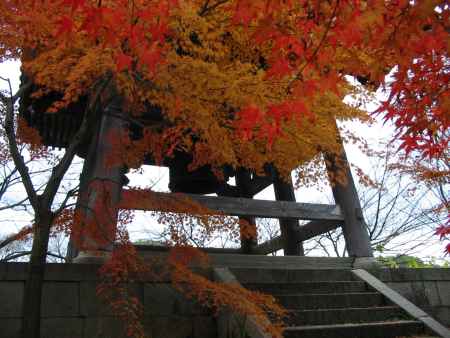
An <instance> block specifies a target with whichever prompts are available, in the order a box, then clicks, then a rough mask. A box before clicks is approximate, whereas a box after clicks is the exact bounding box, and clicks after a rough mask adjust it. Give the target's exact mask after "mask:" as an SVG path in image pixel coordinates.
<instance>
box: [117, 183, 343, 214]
mask: <svg viewBox="0 0 450 338" xmlns="http://www.w3.org/2000/svg"><path fill="white" fill-rule="evenodd" d="M150 194H151V195H150ZM183 198H184V199H186V198H188V199H191V200H193V201H195V202H197V203H199V204H201V205H203V206H205V207H206V208H208V209H210V210H213V211H218V212H219V213H223V214H226V215H231V216H249V217H264V218H285V219H304V220H330V221H343V220H344V217H343V215H342V212H341V210H340V208H339V206H337V205H329V204H312V203H296V202H286V201H265V200H255V199H250V198H234V197H214V196H203V195H195V194H172V193H161V192H149V193H143V192H142V191H138V190H123V191H122V199H121V202H120V204H119V207H120V208H121V209H134V210H148V211H150V210H152V211H163V212H173V210H172V208H171V205H173V201H174V199H175V200H176V199H178V200H183ZM155 201H157V203H155Z"/></svg>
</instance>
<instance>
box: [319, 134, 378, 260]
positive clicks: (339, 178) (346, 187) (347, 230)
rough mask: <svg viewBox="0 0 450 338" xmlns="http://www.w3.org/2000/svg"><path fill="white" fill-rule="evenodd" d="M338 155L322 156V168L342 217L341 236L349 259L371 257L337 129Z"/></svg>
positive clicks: (370, 248) (367, 235)
mask: <svg viewBox="0 0 450 338" xmlns="http://www.w3.org/2000/svg"><path fill="white" fill-rule="evenodd" d="M336 133H337V134H336V137H337V142H338V145H339V149H338V153H337V154H334V153H325V154H324V158H325V164H326V169H327V172H328V176H329V179H330V184H331V187H332V191H333V196H334V200H335V202H336V204H338V205H339V206H340V208H341V210H342V212H343V214H344V225H343V232H344V238H345V243H346V246H347V251H348V254H349V256H350V257H357V258H365V257H373V252H372V247H371V246H370V239H369V233H368V231H367V225H366V222H365V220H364V216H363V213H362V210H361V204H360V201H359V198H358V192H357V190H356V187H355V182H354V181H353V177H352V173H351V171H350V165H349V163H348V160H347V155H346V154H345V149H344V145H343V143H342V139H341V137H340V135H339V132H338V129H337V126H336Z"/></svg>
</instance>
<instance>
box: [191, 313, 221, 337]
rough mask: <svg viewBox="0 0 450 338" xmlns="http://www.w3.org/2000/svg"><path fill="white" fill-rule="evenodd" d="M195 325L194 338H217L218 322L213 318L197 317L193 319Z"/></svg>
mask: <svg viewBox="0 0 450 338" xmlns="http://www.w3.org/2000/svg"><path fill="white" fill-rule="evenodd" d="M192 321H193V325H194V337H193V338H217V336H218V334H217V321H216V318H214V317H213V316H208V317H205V316H201V317H200V316H196V317H193V318H192Z"/></svg>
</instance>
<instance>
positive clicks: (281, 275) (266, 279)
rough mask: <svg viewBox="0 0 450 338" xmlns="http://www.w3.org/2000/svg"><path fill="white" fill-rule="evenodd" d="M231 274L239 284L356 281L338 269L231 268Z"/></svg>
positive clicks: (347, 272)
mask: <svg viewBox="0 0 450 338" xmlns="http://www.w3.org/2000/svg"><path fill="white" fill-rule="evenodd" d="M231 272H232V273H233V274H234V275H235V276H236V278H237V280H239V282H240V283H241V284H248V283H286V282H308V281H309V282H312V281H314V282H323V281H356V280H357V279H356V277H355V276H354V275H353V274H352V272H351V270H341V269H340V270H338V269H318V270H310V269H291V270H281V269H252V268H233V269H231Z"/></svg>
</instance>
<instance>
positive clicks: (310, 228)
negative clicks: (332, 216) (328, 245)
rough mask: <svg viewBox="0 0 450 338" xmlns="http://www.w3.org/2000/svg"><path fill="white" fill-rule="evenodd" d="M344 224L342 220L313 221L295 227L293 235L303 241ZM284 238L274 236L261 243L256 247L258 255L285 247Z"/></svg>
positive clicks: (297, 239)
mask: <svg viewBox="0 0 450 338" xmlns="http://www.w3.org/2000/svg"><path fill="white" fill-rule="evenodd" d="M341 225H342V222H336V221H311V222H308V223H307V224H305V225H302V226H299V227H298V228H296V229H295V234H294V235H293V237H294V238H295V241H297V242H303V241H306V240H308V239H310V238H313V237H316V236H318V235H321V234H323V233H325V232H328V231H331V230H334V229H336V228H338V227H339V226H341ZM283 243H284V242H283V239H282V237H281V236H277V237H275V238H272V239H270V240H268V241H266V242H264V243H261V244H260V245H258V246H257V247H256V248H255V252H256V253H257V254H258V255H267V254H270V253H272V252H275V251H278V250H281V249H283Z"/></svg>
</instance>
